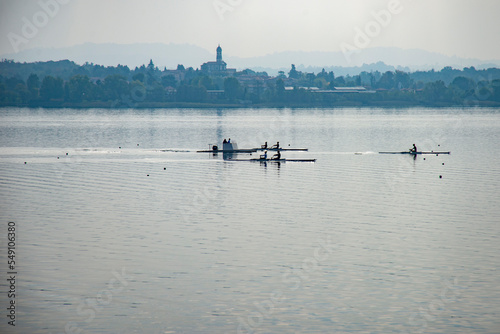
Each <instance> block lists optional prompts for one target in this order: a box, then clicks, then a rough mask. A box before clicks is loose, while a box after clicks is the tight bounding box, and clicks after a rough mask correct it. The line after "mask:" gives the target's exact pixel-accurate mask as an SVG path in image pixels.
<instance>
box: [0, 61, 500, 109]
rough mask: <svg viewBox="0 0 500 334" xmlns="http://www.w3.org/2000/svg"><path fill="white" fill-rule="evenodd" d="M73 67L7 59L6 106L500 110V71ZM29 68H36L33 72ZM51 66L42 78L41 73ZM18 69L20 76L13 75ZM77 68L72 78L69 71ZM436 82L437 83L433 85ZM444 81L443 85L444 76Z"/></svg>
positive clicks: (0, 91) (1, 77) (0, 78)
mask: <svg viewBox="0 0 500 334" xmlns="http://www.w3.org/2000/svg"><path fill="white" fill-rule="evenodd" d="M73 65H74V64H72V63H71V62H67V61H66V62H50V64H47V63H41V64H38V65H36V66H34V65H33V64H18V63H13V62H9V61H3V62H0V106H23V105H29V106H44V105H48V106H100V107H106V106H108V107H118V106H123V107H137V106H146V105H154V106H162V105H165V106H168V105H169V104H172V103H206V104H215V105H221V104H232V105H235V104H241V103H243V104H250V103H251V104H259V105H268V106H287V105H289V106H335V105H366V106H370V105H374V106H384V105H385V106H405V105H408V106H410V105H437V106H445V105H471V104H472V105H500V70H499V69H487V70H476V69H475V68H465V69H463V70H456V69H452V68H444V69H443V70H441V71H434V70H431V71H428V72H422V71H420V72H413V73H407V72H404V71H399V70H396V71H386V72H384V73H380V72H377V71H375V72H361V73H360V74H358V75H354V76H349V75H346V76H335V74H334V73H333V72H331V71H330V72H327V71H325V70H324V69H323V70H322V71H320V72H319V73H317V74H315V73H307V72H301V71H298V70H297V68H296V67H295V65H291V69H290V71H289V72H288V76H287V75H286V74H285V72H284V71H281V72H280V74H279V75H278V76H277V77H269V76H268V75H267V74H266V73H265V72H262V73H258V72H255V71H253V70H250V69H247V70H244V71H241V72H236V73H234V74H231V75H213V76H209V75H207V74H206V73H204V72H202V71H200V70H195V69H193V68H191V67H189V68H187V69H186V68H185V67H184V66H182V65H178V66H177V69H176V70H170V71H169V70H163V71H161V70H159V69H158V67H156V66H155V65H154V63H153V61H152V60H150V62H149V64H148V65H147V66H146V65H143V66H140V67H136V68H135V69H133V70H130V69H129V68H128V67H126V66H122V65H118V66H116V67H103V66H100V65H94V64H84V65H82V66H77V65H74V66H73ZM25 67H28V68H31V69H33V72H32V73H29V74H28V73H26V71H25ZM41 68H42V69H47V68H51V69H52V71H51V73H54V74H43V73H44V72H43V71H40V70H39V69H41ZM12 69H16V70H18V72H19V74H18V75H16V74H14V75H12V73H15V72H12ZM68 70H70V72H71V74H68ZM429 78H436V80H428V79H429ZM439 78H443V80H441V79H439ZM354 86H357V87H359V86H362V87H365V88H366V89H367V90H369V91H372V92H374V93H372V94H369V93H338V91H339V90H338V89H340V88H341V87H354Z"/></svg>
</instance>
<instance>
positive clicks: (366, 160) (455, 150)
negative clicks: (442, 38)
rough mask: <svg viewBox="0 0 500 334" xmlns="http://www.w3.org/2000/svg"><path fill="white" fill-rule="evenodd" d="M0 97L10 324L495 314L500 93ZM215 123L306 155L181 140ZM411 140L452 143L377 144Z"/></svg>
mask: <svg viewBox="0 0 500 334" xmlns="http://www.w3.org/2000/svg"><path fill="white" fill-rule="evenodd" d="M0 115H1V116H0V118H1V123H0V146H1V147H0V185H1V194H0V212H1V213H0V215H1V216H2V220H3V221H4V222H7V221H15V222H16V224H17V228H18V238H19V243H18V248H19V254H18V261H19V277H20V279H19V280H18V283H17V288H18V290H19V296H18V298H17V301H18V302H19V308H18V315H19V318H18V324H17V325H18V326H16V330H17V331H18V332H19V333H25V332H29V333H50V332H54V333H60V332H65V331H67V332H71V330H73V331H74V332H76V331H78V330H79V329H82V330H84V332H89V333H94V332H101V333H237V332H240V333H251V332H255V333H275V332H283V333H294V332H300V333H326V332H372V333H399V332H408V333H421V332H431V333H444V332H474V333H493V332H495V331H497V330H498V328H499V327H500V322H499V320H498V319H499V318H500V317H499V312H500V307H499V306H498V305H499V304H498V300H499V297H500V291H499V289H498V286H500V284H499V283H500V282H499V280H500V279H499V277H500V275H499V273H498V267H499V266H498V260H497V254H498V252H499V251H500V247H499V246H498V245H499V243H498V237H499V231H500V228H499V225H498V217H499V215H500V209H499V208H500V198H499V196H498V189H499V185H500V184H499V183H500V167H499V158H498V155H495V154H491V152H494V151H495V149H496V148H495V145H496V143H497V142H498V140H499V137H500V122H499V120H500V119H499V114H498V111H497V110H482V111H474V112H470V111H464V110H452V109H450V110H415V109H411V110H390V111H383V110H374V109H366V110H357V109H339V110H287V109H285V110H267V109H263V110H229V111H218V112H216V111H206V110H205V111H204V110H201V111H200V110H156V111H130V110H128V111H111V112H109V111H106V110H30V109H2V110H1V113H0ZM226 137H227V138H229V137H230V138H233V139H237V141H238V145H239V148H252V147H258V146H259V145H261V144H262V143H264V141H268V142H270V143H273V142H276V141H280V142H281V143H282V144H283V145H286V146H287V145H290V147H307V148H309V151H308V152H283V155H284V157H285V158H305V159H308V158H316V159H317V162H316V163H285V164H274V163H273V164H270V163H268V164H264V163H263V164H261V163H249V162H238V161H230V160H225V159H223V158H225V156H224V157H223V155H222V154H218V155H213V154H212V153H203V154H202V153H196V150H199V149H206V147H208V144H219V145H220V141H221V140H222V139H223V138H226ZM414 142H415V143H416V144H417V146H418V147H419V148H422V149H423V150H436V149H438V148H439V150H443V151H451V152H452V154H451V155H449V156H448V155H439V156H417V157H415V158H413V157H411V156H408V155H398V156H396V155H379V154H377V152H379V151H402V150H406V149H408V148H409V147H410V146H411V144H412V143H414ZM258 154H259V153H258V152H257V153H253V154H252V155H250V154H247V155H241V154H238V155H237V157H238V158H242V159H250V158H256V157H258ZM25 162H26V164H25ZM1 245H2V248H3V249H5V247H4V246H5V240H2V243H1ZM0 254H1V255H0V257H1V258H0V261H1V262H2V263H6V260H7V259H6V254H5V252H1V253H0ZM0 288H1V291H3V292H2V293H1V297H0V301H1V303H2V305H7V304H6V303H7V302H8V301H7V297H6V289H7V285H6V283H0ZM0 329H2V331H5V330H11V328H8V327H7V324H6V322H5V321H2V322H1V323H0Z"/></svg>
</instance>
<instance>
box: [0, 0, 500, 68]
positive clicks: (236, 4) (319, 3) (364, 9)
mask: <svg viewBox="0 0 500 334" xmlns="http://www.w3.org/2000/svg"><path fill="white" fill-rule="evenodd" d="M44 3H45V4H51V5H48V7H47V6H45V7H46V9H45V12H48V14H45V13H44V12H43V10H44V9H43V6H42V5H41V4H44ZM54 3H57V4H58V6H57V7H59V8H57V7H55V6H54V5H53V4H54ZM60 3H61V4H60ZM47 8H48V9H47ZM391 11H392V13H391ZM374 13H385V14H387V13H391V14H390V17H389V16H388V15H382V14H381V15H380V17H379V21H380V22H381V23H379V22H378V21H377V20H376V18H375V16H374ZM499 17H500V1H499V0H474V1H472V0H471V1H469V0H137V1H133V0H36V1H32V0H0V31H1V42H0V54H6V53H12V52H14V51H15V47H17V48H18V49H19V50H23V49H27V48H34V47H62V46H71V45H77V44H82V43H85V42H93V43H109V42H111V43H120V44H126V43H136V42H159V43H167V44H168V43H188V44H194V45H198V46H201V47H203V48H205V49H207V50H209V51H210V52H214V49H215V47H216V46H217V44H219V43H220V44H221V45H222V46H223V48H224V52H225V54H226V55H230V56H240V57H245V56H258V55H265V54H270V53H273V52H278V51H286V50H294V51H297V50H301V51H340V50H341V46H342V45H344V47H345V46H346V45H351V46H355V47H356V44H355V43H356V42H357V43H358V44H357V46H361V47H363V48H364V47H376V46H395V47H401V48H405V49H411V48H420V49H424V50H428V51H434V52H440V53H443V54H445V55H449V56H453V55H457V56H459V57H469V58H479V59H482V60H490V59H500V19H499ZM34 23H36V24H38V26H39V28H36V29H38V31H33V29H31V30H30V29H29V28H27V27H28V26H29V25H30V24H34ZM35 27H36V25H35ZM370 29H371V30H370ZM359 31H365V33H366V31H368V32H369V35H368V39H366V38H364V39H363V38H362V37H359ZM357 34H358V36H357ZM9 36H10V39H11V40H14V42H12V41H10V40H9ZM356 36H357V38H358V40H356ZM13 45H14V46H13Z"/></svg>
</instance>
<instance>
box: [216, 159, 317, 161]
mask: <svg viewBox="0 0 500 334" xmlns="http://www.w3.org/2000/svg"><path fill="white" fill-rule="evenodd" d="M225 161H252V162H315V161H316V159H227V160H225Z"/></svg>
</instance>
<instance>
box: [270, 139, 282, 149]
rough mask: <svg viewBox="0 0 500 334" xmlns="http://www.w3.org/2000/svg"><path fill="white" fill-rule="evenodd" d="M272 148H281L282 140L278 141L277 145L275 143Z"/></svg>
mask: <svg viewBox="0 0 500 334" xmlns="http://www.w3.org/2000/svg"><path fill="white" fill-rule="evenodd" d="M271 148H275V149H279V148H280V142H279V141H278V142H276V144H275V145H273V146H272V147H271Z"/></svg>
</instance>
